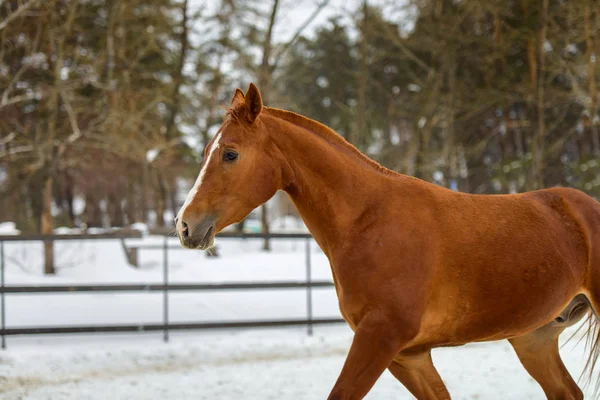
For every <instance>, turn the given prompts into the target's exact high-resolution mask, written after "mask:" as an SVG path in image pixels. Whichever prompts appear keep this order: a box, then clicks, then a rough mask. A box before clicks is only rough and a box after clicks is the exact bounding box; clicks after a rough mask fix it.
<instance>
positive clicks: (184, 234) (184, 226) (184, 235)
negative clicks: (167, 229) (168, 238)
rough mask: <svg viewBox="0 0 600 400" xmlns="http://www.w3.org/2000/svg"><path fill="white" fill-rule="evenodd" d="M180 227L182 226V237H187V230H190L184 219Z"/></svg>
mask: <svg viewBox="0 0 600 400" xmlns="http://www.w3.org/2000/svg"><path fill="white" fill-rule="evenodd" d="M181 227H182V228H183V229H182V230H181V235H182V236H183V237H184V238H187V237H188V235H189V231H190V230H189V229H188V225H187V224H186V223H185V221H181Z"/></svg>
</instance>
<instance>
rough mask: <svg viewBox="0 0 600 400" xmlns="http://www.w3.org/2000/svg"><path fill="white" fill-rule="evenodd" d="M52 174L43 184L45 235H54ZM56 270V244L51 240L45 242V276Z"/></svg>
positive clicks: (42, 221)
mask: <svg viewBox="0 0 600 400" xmlns="http://www.w3.org/2000/svg"><path fill="white" fill-rule="evenodd" d="M52 184H53V179H52V174H51V172H50V171H46V175H45V176H44V180H43V183H42V204H43V207H42V219H41V232H42V234H44V235H51V234H52V233H54V224H53V220H52ZM55 272H56V271H55V269H54V242H53V241H51V240H48V241H44V274H46V275H53V274H54V273H55Z"/></svg>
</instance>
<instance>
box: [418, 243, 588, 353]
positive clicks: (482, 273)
mask: <svg viewBox="0 0 600 400" xmlns="http://www.w3.org/2000/svg"><path fill="white" fill-rule="evenodd" d="M547 255H548V254H547ZM547 255H546V256H543V255H540V256H539V257H535V256H533V255H532V257H531V258H530V260H531V262H530V263H521V262H514V263H512V264H510V263H509V264H508V265H499V266H488V267H487V268H483V267H480V268H479V270H478V271H479V273H477V272H476V271H477V267H478V266H477V265H473V266H472V268H473V269H474V270H473V269H472V270H471V273H470V274H469V273H467V271H463V273H462V274H458V275H459V276H454V277H450V276H445V277H444V278H443V279H440V280H439V281H438V282H439V284H438V285H436V286H438V291H437V292H436V293H435V294H432V297H431V299H430V302H429V306H428V308H427V311H426V312H425V314H424V316H423V319H422V324H421V332H422V334H420V335H419V337H417V338H416V341H415V342H416V343H417V344H419V343H421V344H422V343H430V344H435V345H437V346H452V345H461V344H465V343H468V342H474V341H488V340H500V339H506V338H510V337H515V336H519V335H521V334H524V333H526V332H529V331H532V330H534V329H536V328H538V327H540V326H542V325H544V324H546V323H547V322H549V321H551V320H552V319H554V318H555V317H556V316H557V315H558V314H559V313H560V312H561V311H562V310H563V309H564V307H565V306H566V305H567V304H568V303H569V302H570V301H571V300H572V299H573V297H575V295H577V294H578V293H579V292H580V290H581V282H582V274H583V269H582V268H580V267H573V266H571V265H570V264H569V262H568V261H567V260H565V259H564V258H561V257H558V256H556V257H549V256H547ZM450 278H453V279H454V280H452V279H450ZM444 282H454V283H453V284H447V283H446V284H444ZM434 347H435V346H434Z"/></svg>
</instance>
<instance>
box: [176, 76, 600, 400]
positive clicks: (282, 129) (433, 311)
mask: <svg viewBox="0 0 600 400" xmlns="http://www.w3.org/2000/svg"><path fill="white" fill-rule="evenodd" d="M277 190H284V191H285V192H287V194H289V196H290V197H291V199H292V200H293V202H294V204H295V206H296V207H297V209H298V211H299V213H300V215H301V216H302V219H303V220H304V222H305V223H306V225H307V226H308V228H309V229H310V232H311V233H312V235H313V236H314V239H315V240H316V242H317V243H318V244H319V246H320V247H321V249H322V250H323V251H324V253H325V254H326V255H327V257H328V259H329V262H330V264H331V270H332V273H333V280H334V283H335V288H336V291H337V296H338V298H339V306H340V311H341V313H342V315H343V317H344V319H345V320H346V321H347V322H348V324H349V325H350V327H351V328H352V329H353V330H354V332H355V334H354V339H353V342H352V346H351V348H350V351H349V353H348V356H347V359H346V362H345V364H344V367H343V369H342V371H341V373H340V375H339V378H338V380H337V382H336V383H335V385H334V387H333V389H332V391H331V394H330V395H329V399H361V398H363V397H364V396H365V395H366V394H367V392H368V391H369V390H370V389H371V387H372V386H373V385H374V384H375V382H376V380H377V379H378V377H379V376H380V375H381V374H382V373H383V372H384V371H385V369H388V370H389V371H390V372H391V373H392V374H393V375H394V376H395V377H396V378H397V379H398V380H399V381H400V382H402V384H404V386H406V388H407V389H408V390H409V391H410V392H411V393H412V394H413V395H414V396H415V397H417V398H418V399H449V398H450V395H449V393H448V391H447V389H446V387H445V386H444V383H443V381H442V379H441V378H440V376H439V375H438V373H437V371H436V369H435V367H434V366H433V363H432V360H431V349H432V348H435V347H441V346H459V345H463V344H465V343H469V342H480V341H491V340H500V339H508V340H509V341H510V343H511V345H512V346H513V348H514V350H515V351H516V353H517V355H518V357H519V359H520V361H521V363H522V364H523V366H524V367H525V369H526V370H527V372H529V374H530V375H531V376H532V377H533V378H534V379H535V380H536V381H537V382H538V383H539V384H540V386H541V387H542V389H543V390H544V392H545V393H546V396H547V397H548V398H549V399H581V398H583V393H582V391H581V390H580V389H579V388H578V387H577V385H576V383H575V381H574V380H573V379H572V378H571V376H570V375H569V373H568V371H567V369H566V368H565V366H564V365H563V363H562V361H561V358H560V355H559V351H558V337H559V335H560V333H561V332H562V331H563V330H564V329H565V328H566V327H568V326H570V325H573V324H574V323H575V322H577V321H579V320H580V319H581V318H582V317H583V316H584V314H588V313H589V316H590V321H591V322H590V328H589V329H588V332H587V333H588V335H589V336H588V338H589V339H590V343H591V348H590V350H591V352H590V356H589V359H588V366H590V367H592V369H593V364H594V363H595V361H596V359H597V357H598V354H599V351H600V338H599V335H598V330H597V329H596V328H597V326H598V325H597V324H598V319H597V317H598V315H599V314H598V311H600V204H599V203H598V202H596V201H595V200H594V199H592V198H591V197H589V196H587V195H586V194H584V193H582V192H580V191H577V190H574V189H567V188H553V189H547V190H539V191H534V192H528V193H523V194H513V195H472V194H465V193H459V192H454V191H451V190H449V189H446V188H443V187H440V186H437V185H434V184H430V183H427V182H424V181H422V180H419V179H416V178H413V177H409V176H405V175H401V174H398V173H396V172H393V171H390V170H388V169H385V168H383V167H382V166H380V165H379V164H377V163H376V162H374V161H372V160H370V159H369V158H367V157H366V156H364V155H363V154H361V153H360V152H359V151H358V150H357V149H356V148H354V147H353V146H351V145H350V144H349V143H347V142H346V141H345V140H344V139H343V138H342V137H341V136H339V135H338V134H336V133H335V132H334V131H333V130H331V129H329V128H327V127H326V126H324V125H322V124H320V123H318V122H316V121H313V120H310V119H308V118H306V117H303V116H301V115H298V114H295V113H292V112H288V111H283V110H278V109H273V108H267V107H263V104H262V100H261V96H260V93H259V91H258V89H257V88H256V86H254V85H253V84H251V85H250V88H249V89H248V91H247V93H246V94H245V95H244V93H243V92H242V91H241V90H239V89H237V90H236V92H235V95H234V96H233V99H232V103H231V107H230V110H229V112H228V113H227V116H226V117H225V121H224V123H223V125H222V126H221V127H220V129H219V131H218V132H217V134H216V135H215V137H214V139H213V140H212V141H211V142H210V143H209V144H208V146H207V147H206V151H205V156H204V163H203V166H202V170H201V171H200V174H199V176H198V179H197V181H196V183H195V185H194V187H193V188H192V190H191V191H190V193H189V195H188V197H187V200H186V202H185V204H184V205H183V207H182V208H181V210H180V211H179V214H178V217H177V218H176V225H177V231H178V235H179V238H180V240H181V243H182V245H183V246H185V247H188V248H192V249H207V248H208V247H210V246H212V243H213V240H214V237H215V234H217V233H218V232H219V231H221V230H222V229H223V228H225V227H226V226H228V225H230V224H233V223H235V222H238V221H240V220H242V219H243V218H244V217H246V215H248V213H250V211H252V210H253V209H255V208H256V207H258V206H260V205H261V204H263V203H264V202H266V201H267V200H269V199H270V198H271V197H272V196H273V195H274V194H275V192H276V191H277ZM594 316H595V317H596V318H594Z"/></svg>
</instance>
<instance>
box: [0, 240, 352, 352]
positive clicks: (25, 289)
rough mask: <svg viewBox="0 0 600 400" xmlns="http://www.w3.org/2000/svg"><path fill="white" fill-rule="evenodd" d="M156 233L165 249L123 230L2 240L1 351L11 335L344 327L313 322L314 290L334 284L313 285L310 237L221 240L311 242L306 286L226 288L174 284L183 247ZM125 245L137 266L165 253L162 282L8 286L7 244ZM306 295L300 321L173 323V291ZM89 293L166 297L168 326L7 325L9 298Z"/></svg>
mask: <svg viewBox="0 0 600 400" xmlns="http://www.w3.org/2000/svg"><path fill="white" fill-rule="evenodd" d="M152 233H154V234H160V235H162V236H163V243H162V244H161V245H138V246H127V245H126V243H125V239H132V238H141V237H142V235H141V233H140V232H137V231H118V232H113V233H106V234H93V235H92V234H90V235H31V236H30V235H28V236H21V235H18V236H0V303H1V304H0V336H1V341H2V343H1V347H2V348H3V349H5V348H6V336H11V335H40V334H58V333H62V334H65V333H95V332H145V331H162V332H163V340H164V341H165V342H166V341H168V340H169V331H171V330H184V329H186V330H188V329H214V328H251V327H273V326H294V325H306V326H307V330H308V334H309V335H311V334H312V329H313V325H317V324H330V323H337V322H343V319H341V318H314V317H313V300H312V289H313V288H330V287H333V283H332V282H330V281H313V279H312V266H311V241H312V237H311V236H310V235H309V234H304V233H292V234H287V233H269V234H261V233H250V234H238V233H223V234H220V235H219V238H221V239H265V238H269V239H274V240H280V239H287V240H290V239H292V240H300V241H304V242H305V265H306V279H305V280H304V281H300V282H290V281H287V282H251V283H238V282H232V283H223V284H202V283H185V284H170V283H169V251H172V250H183V248H182V247H181V246H169V243H168V232H165V231H155V232H152ZM107 239H114V240H120V241H121V243H122V244H123V248H124V250H125V255H126V257H127V259H128V261H129V262H130V263H131V264H133V263H132V261H133V257H132V256H131V254H132V249H135V261H136V265H137V252H138V251H140V250H143V249H162V267H163V274H162V278H163V280H162V283H155V284H123V285H113V284H96V285H33V286H32V285H25V286H24V285H6V282H5V270H6V263H5V254H4V242H12V241H53V242H54V241H61V240H107ZM273 289H287V290H298V289H304V290H306V317H305V318H300V319H277V320H244V321H216V322H179V323H173V322H170V321H169V292H172V291H178V292H181V291H193V292H196V291H219V290H245V291H248V290H252V291H256V290H273ZM86 292H87V293H89V292H96V293H98V292H105V293H106V292H146V293H151V292H162V293H163V301H162V320H163V321H162V323H151V324H136V325H70V326H40V327H7V326H6V314H7V311H6V296H8V295H11V296H12V295H18V296H25V295H35V294H39V293H45V294H49V293H72V294H73V295H74V296H76V295H77V293H86Z"/></svg>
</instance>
